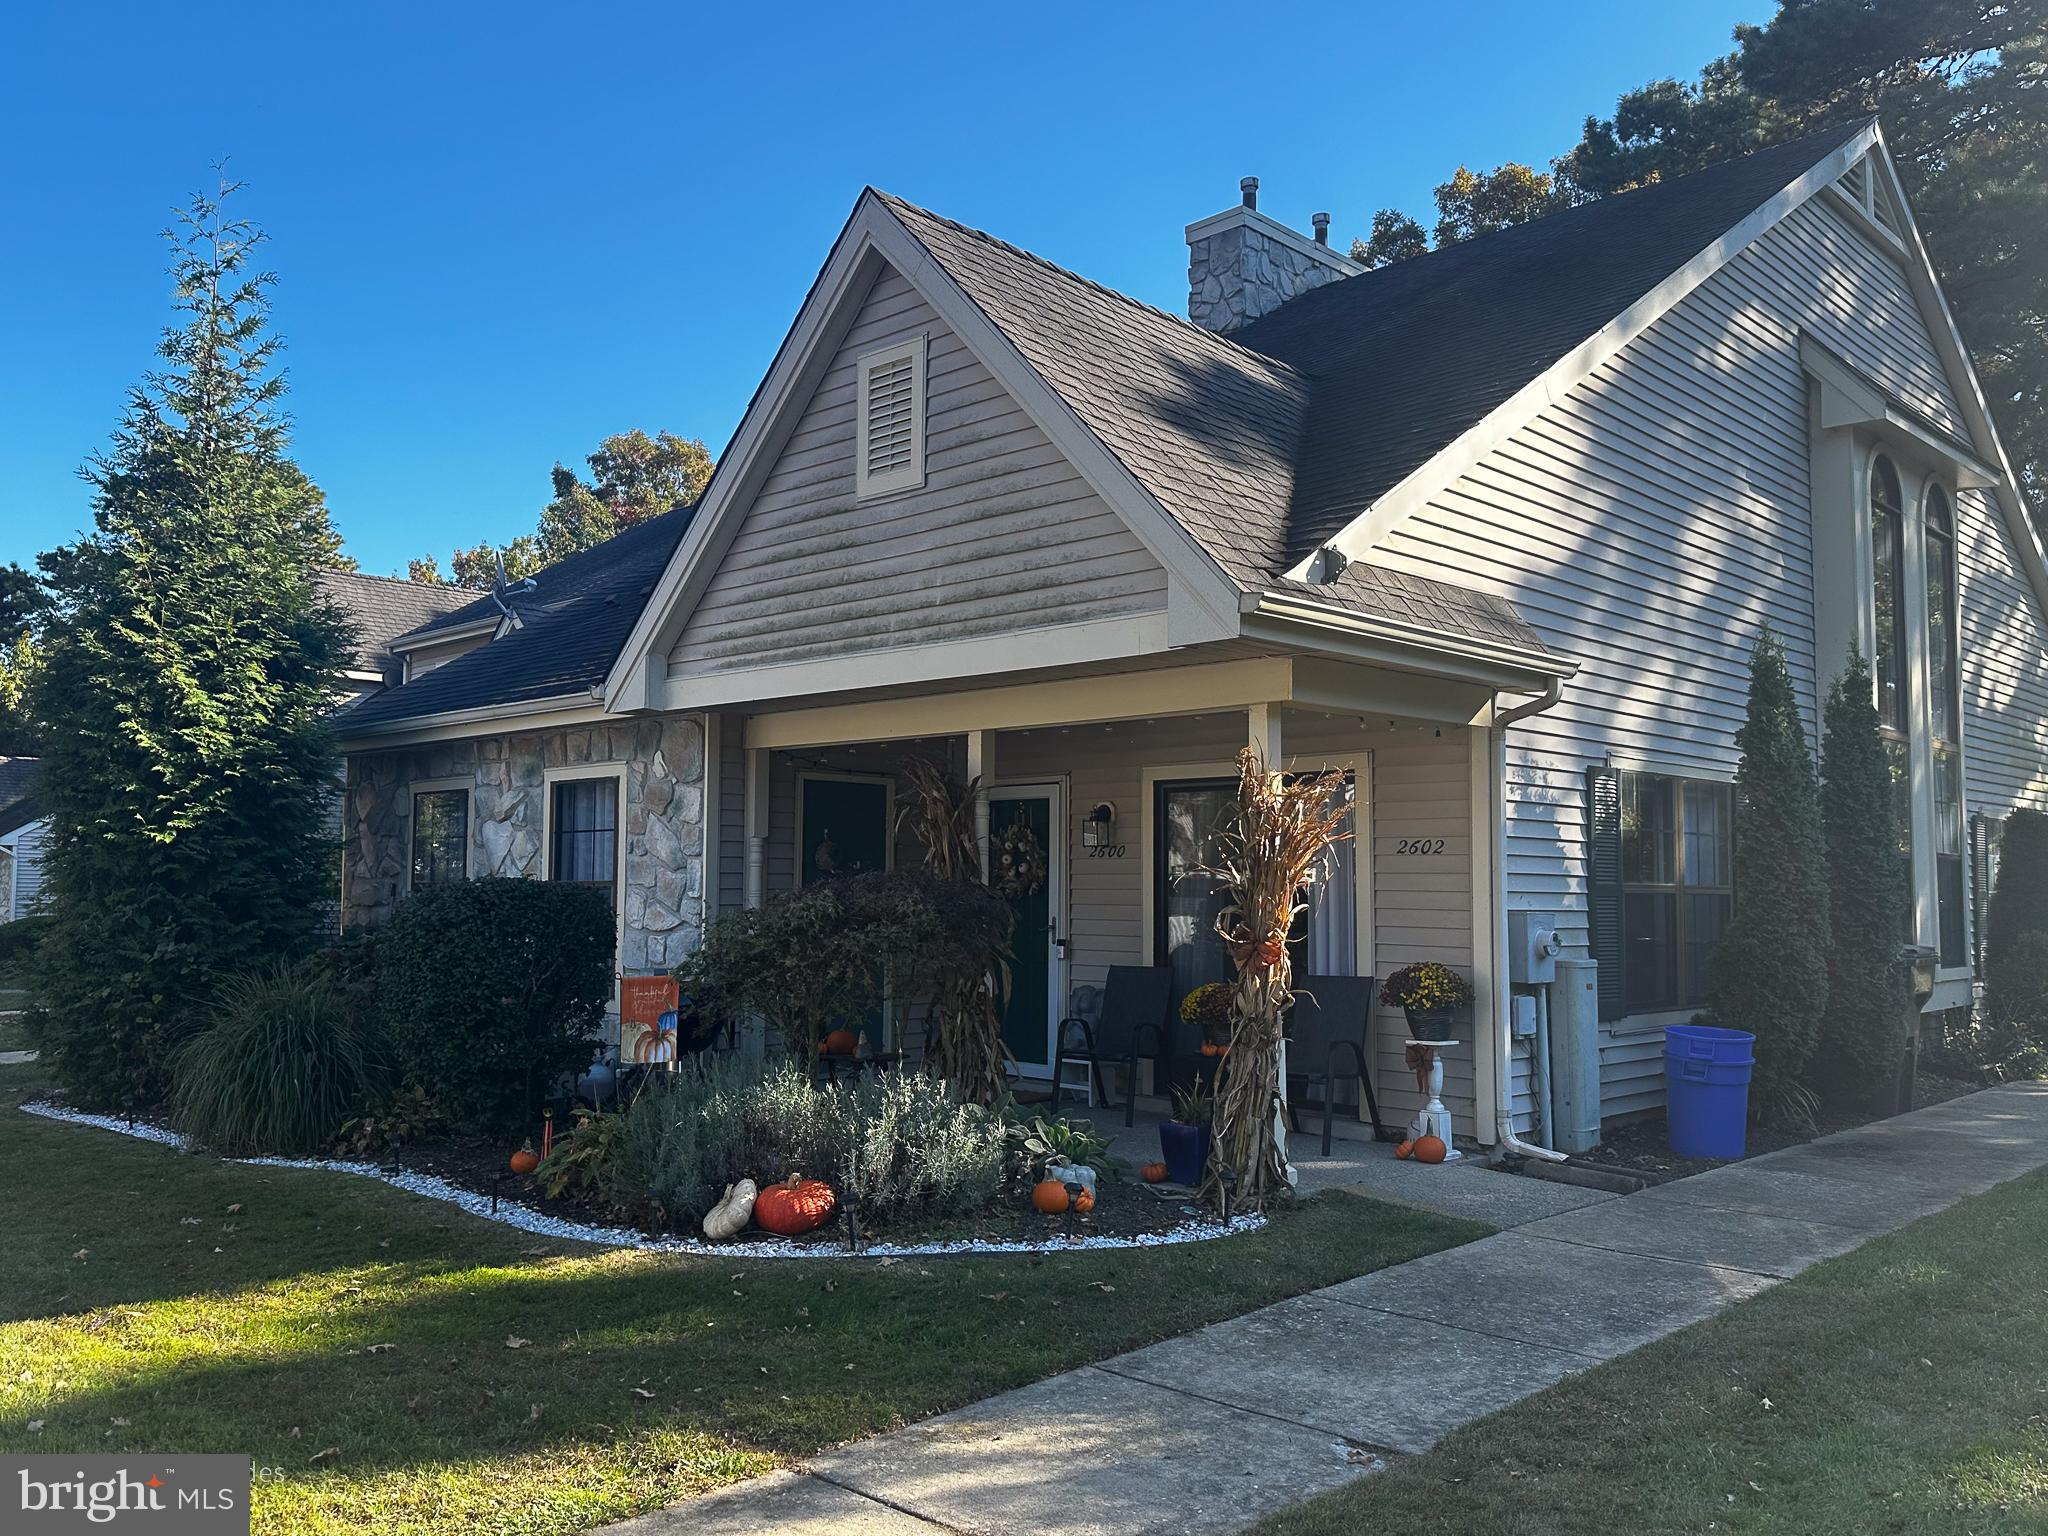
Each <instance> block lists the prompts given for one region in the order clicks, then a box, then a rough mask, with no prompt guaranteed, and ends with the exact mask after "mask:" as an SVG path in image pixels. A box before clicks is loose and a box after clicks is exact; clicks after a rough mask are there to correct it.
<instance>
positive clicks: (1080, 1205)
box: [1074, 1184, 1095, 1216]
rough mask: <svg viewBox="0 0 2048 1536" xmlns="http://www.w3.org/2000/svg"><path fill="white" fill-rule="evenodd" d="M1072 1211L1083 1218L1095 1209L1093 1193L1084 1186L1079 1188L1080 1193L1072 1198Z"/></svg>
mask: <svg viewBox="0 0 2048 1536" xmlns="http://www.w3.org/2000/svg"><path fill="white" fill-rule="evenodd" d="M1074 1209H1075V1210H1076V1211H1078V1212H1079V1213H1080V1214H1081V1215H1083V1216H1086V1215H1087V1214H1088V1213H1089V1212H1090V1211H1092V1210H1094V1209H1095V1191H1094V1190H1092V1189H1090V1188H1089V1187H1088V1186H1087V1185H1086V1184H1083V1185H1082V1186H1081V1193H1079V1194H1078V1195H1076V1196H1074Z"/></svg>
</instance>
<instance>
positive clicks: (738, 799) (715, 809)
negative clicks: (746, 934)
mask: <svg viewBox="0 0 2048 1536" xmlns="http://www.w3.org/2000/svg"><path fill="white" fill-rule="evenodd" d="M745 737H746V721H745V720H744V719H742V718H741V717H740V716H738V715H727V716H725V717H723V718H722V719H721V720H720V722H719V731H718V803H717V804H716V805H714V806H708V807H706V814H707V815H709V816H710V817H712V818H713V819H712V822H711V826H712V829H713V831H712V835H713V836H714V837H716V838H717V839H718V889H717V890H715V891H713V892H712V893H711V901H710V903H709V905H710V907H711V910H712V911H713V912H714V913H716V912H729V911H731V910H733V909H734V908H736V907H743V906H745V905H746V904H747V747H746V740H745Z"/></svg>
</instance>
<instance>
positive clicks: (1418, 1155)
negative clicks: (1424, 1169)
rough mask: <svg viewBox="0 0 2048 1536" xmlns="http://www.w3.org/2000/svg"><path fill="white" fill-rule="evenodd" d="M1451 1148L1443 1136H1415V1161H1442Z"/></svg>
mask: <svg viewBox="0 0 2048 1536" xmlns="http://www.w3.org/2000/svg"><path fill="white" fill-rule="evenodd" d="M1449 1150H1450V1148H1449V1147H1446V1146H1445V1145H1444V1143H1443V1138H1442V1137H1441V1136H1418V1137H1416V1138H1415V1161H1417V1162H1418V1163H1440V1162H1442V1161H1443V1160H1444V1154H1445V1153H1446V1152H1448V1151H1449Z"/></svg>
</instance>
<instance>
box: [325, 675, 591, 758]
mask: <svg viewBox="0 0 2048 1536" xmlns="http://www.w3.org/2000/svg"><path fill="white" fill-rule="evenodd" d="M390 691H391V692H396V691H397V690H395V689H393V690H390ZM387 696H388V694H384V693H379V694H372V695H371V697H372V698H379V699H381V698H385V697H387ZM555 714H564V715H567V714H574V715H575V716H577V717H578V718H579V719H582V718H586V717H587V718H588V719H591V720H603V719H608V718H610V717H611V716H610V712H609V711H607V710H606V709H605V708H604V704H603V702H602V700H601V698H600V697H599V695H598V691H597V689H595V688H589V689H586V690H584V691H583V692H582V693H558V694H555V695H553V696H552V697H549V698H545V699H526V700H522V701H520V702H518V703H513V704H476V705H472V706H470V707H469V708H467V709H444V710H440V711H438V712H437V713H434V714H429V715H407V716H404V717H402V718H400V719H397V720H380V721H373V722H372V723H371V724H369V725H360V726H357V727H355V728H354V729H353V730H351V729H350V728H349V722H348V715H347V712H346V711H344V712H343V713H342V714H341V715H340V716H339V717H338V718H337V719H336V720H335V722H334V729H335V734H336V735H338V736H339V737H340V738H341V749H342V751H344V752H355V751H364V752H368V751H373V750H375V749H376V748H377V747H380V746H389V745H398V743H393V742H388V741H384V740H381V739H380V738H384V737H391V736H405V735H409V734H411V733H413V732H415V731H444V730H447V729H450V728H453V727H460V726H465V725H479V726H484V727H488V726H490V725H492V724H494V723H496V722H498V721H504V722H506V723H507V724H506V728H507V729H508V730H517V729H518V728H519V725H518V722H520V721H522V720H528V719H530V718H531V717H533V716H536V715H555ZM561 723H569V722H561ZM473 734H476V735H480V736H481V735H488V734H489V731H488V730H480V731H477V732H475V733H473Z"/></svg>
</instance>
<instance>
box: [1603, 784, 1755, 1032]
mask: <svg viewBox="0 0 2048 1536" xmlns="http://www.w3.org/2000/svg"><path fill="white" fill-rule="evenodd" d="M1734 852H1735V804H1734V792H1733V789H1732V787H1731V786H1730V785H1727V784H1723V783H1718V782H1715V781H1712V780H1706V779H1681V778H1673V777H1670V776H1668V775H1665V774H1656V773H1623V774H1622V775H1621V916H1622V925H1621V936H1622V1002H1623V1007H1624V1009H1625V1011H1626V1012H1628V1013H1631V1014H1635V1013H1654V1012H1658V1011H1660V1010H1667V1009H1674V1008H1693V1007H1697V1006H1699V1005H1700V1004H1701V1003H1703V1002H1705V1001H1706V996H1707V980H1708V968H1709V965H1710V963H1711V961H1712V959H1713V953H1714V946H1715V945H1716V944H1717V943H1718V942H1719V941H1720V938H1721V930H1722V929H1723V928H1725V927H1726V926H1727V924H1728V919H1729V917H1730V916H1731V915H1732V914H1733V912H1734V909H1735V868H1734Z"/></svg>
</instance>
